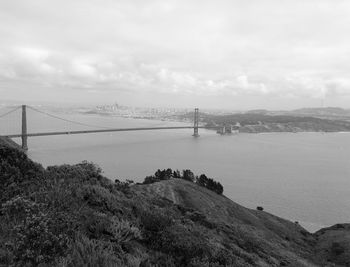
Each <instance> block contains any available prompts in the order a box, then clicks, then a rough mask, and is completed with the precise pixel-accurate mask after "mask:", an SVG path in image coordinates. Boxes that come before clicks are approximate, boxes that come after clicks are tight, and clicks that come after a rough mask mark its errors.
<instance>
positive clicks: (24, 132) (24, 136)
mask: <svg viewBox="0 0 350 267" xmlns="http://www.w3.org/2000/svg"><path fill="white" fill-rule="evenodd" d="M21 138H22V149H23V150H28V143H27V140H28V136H27V106H26V105H22V136H21Z"/></svg>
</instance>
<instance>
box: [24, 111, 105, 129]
mask: <svg viewBox="0 0 350 267" xmlns="http://www.w3.org/2000/svg"><path fill="white" fill-rule="evenodd" d="M28 108H30V109H31V110H34V111H36V112H39V113H41V114H45V115H46V116H49V117H51V118H54V119H58V120H61V121H65V122H70V123H73V124H77V125H81V126H87V127H91V128H100V129H111V127H103V126H98V125H93V124H87V123H82V122H78V121H73V120H68V119H64V118H61V117H58V116H55V115H52V114H50V113H47V112H45V111H41V110H39V109H36V108H33V107H31V106H28Z"/></svg>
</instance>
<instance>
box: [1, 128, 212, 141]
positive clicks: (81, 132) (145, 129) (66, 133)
mask: <svg viewBox="0 0 350 267" xmlns="http://www.w3.org/2000/svg"><path fill="white" fill-rule="evenodd" d="M198 128H200V129H217V128H219V127H205V126H199V127H198ZM174 129H193V126H170V127H145V128H143V127H141V128H116V129H112V128H111V129H101V130H80V131H62V132H42V133H28V134H26V136H27V137H34V136H49V135H69V134H88V133H106V132H126V131H148V130H174ZM21 136H22V135H21V134H13V135H6V137H9V138H16V137H21Z"/></svg>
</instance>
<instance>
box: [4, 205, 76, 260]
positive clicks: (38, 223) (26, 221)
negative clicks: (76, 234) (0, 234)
mask: <svg viewBox="0 0 350 267" xmlns="http://www.w3.org/2000/svg"><path fill="white" fill-rule="evenodd" d="M21 211H23V212H24V214H22V215H19V214H17V213H18V212H21ZM3 212H4V214H6V215H7V216H8V218H11V217H17V218H18V219H17V220H14V221H15V222H17V223H18V224H16V225H15V226H14V227H13V236H14V238H13V242H9V243H8V244H7V246H8V248H9V250H10V251H11V253H12V254H13V258H14V260H15V261H16V262H17V263H18V264H20V265H28V264H29V265H34V266H37V265H39V264H42V263H50V262H52V261H53V260H54V259H55V258H56V257H57V256H62V255H64V253H65V251H66V249H67V244H68V241H69V238H68V237H67V236H66V235H65V234H64V233H60V232H55V231H54V230H55V227H54V226H55V222H54V220H53V219H52V218H51V217H50V216H49V215H48V214H47V213H44V212H42V211H41V210H40V208H39V205H37V204H36V203H35V202H32V201H29V200H26V199H23V198H16V199H14V200H12V201H8V202H6V203H5V204H4V205H3ZM22 216H23V218H22V220H21V217H22Z"/></svg>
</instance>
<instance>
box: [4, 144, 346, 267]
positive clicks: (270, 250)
mask: <svg viewBox="0 0 350 267" xmlns="http://www.w3.org/2000/svg"><path fill="white" fill-rule="evenodd" d="M191 173H192V172H189V171H184V172H182V174H181V175H180V177H176V178H171V177H170V176H172V177H174V172H172V174H171V175H170V176H169V177H168V178H167V179H164V177H165V174H170V171H167V170H164V171H158V172H156V174H155V175H154V176H152V177H153V178H152V179H154V177H156V178H157V179H158V178H159V180H158V181H157V183H152V184H146V185H132V186H131V185H130V184H131V183H130V182H121V181H118V180H116V181H115V182H111V181H110V180H109V179H107V178H105V177H104V176H102V175H101V170H100V169H99V168H98V167H97V166H96V165H94V164H92V163H89V162H82V163H80V164H76V165H62V166H52V167H48V168H46V169H45V168H43V167H42V166H41V165H39V164H37V163H34V162H32V161H31V160H29V159H28V158H27V156H26V155H25V154H24V153H23V152H21V151H20V150H18V149H15V148H13V147H9V146H8V145H7V144H4V143H3V142H1V138H0V207H1V209H0V240H1V242H0V266H59V267H63V266H198V267H199V266H267V265H270V266H287V265H290V266H309V265H308V264H309V263H310V262H311V261H313V260H314V259H313V254H312V246H313V245H314V244H315V239H314V237H313V236H312V235H311V234H309V233H308V232H307V231H305V230H304V229H302V228H301V227H300V226H299V225H295V224H293V223H291V222H288V221H285V220H283V219H280V218H278V217H275V216H273V215H269V214H267V213H265V212H259V211H252V210H248V209H245V208H243V207H241V206H239V205H237V204H235V203H233V202H232V201H230V200H229V199H227V198H225V197H224V196H222V195H221V193H222V191H221V193H220V192H216V190H214V192H213V191H210V190H207V189H206V188H207V187H208V186H207V185H208V181H211V180H209V178H207V177H205V176H200V177H198V178H197V179H194V178H195V177H194V175H193V173H192V174H191ZM177 174H178V172H176V171H175V176H177ZM188 176H190V177H192V178H193V179H190V180H192V181H185V180H187V178H188ZM201 177H202V178H201ZM177 178H181V179H177ZM184 178H185V179H184ZM149 179H151V178H149ZM145 181H148V180H147V178H146V179H145ZM146 183H147V182H146ZM201 183H203V184H201ZM198 185H201V187H199V186H198ZM160 186H165V187H167V188H171V190H172V191H171V192H172V194H175V193H176V194H178V195H176V196H175V197H176V198H178V199H180V198H181V199H182V200H181V201H180V202H181V203H180V202H179V203H175V202H173V201H170V200H168V199H167V198H166V197H162V196H161V195H162V193H165V191H162V192H161V191H159V188H160ZM147 190H148V191H147ZM152 190H158V191H159V193H160V195H157V194H155V191H152ZM185 201H186V202H187V204H186V205H185ZM215 203H216V204H215ZM191 205H192V206H191ZM196 205H197V206H196ZM200 205H201V206H200ZM213 205H214V206H213ZM215 205H216V206H215ZM212 206H213V207H212ZM342 230H344V229H342ZM344 231H345V230H344ZM322 236H323V233H319V237H318V238H322ZM338 243H339V242H338ZM332 244H333V243H332ZM333 246H334V253H338V255H341V256H343V257H344V258H346V257H345V256H344V255H346V254H344V253H346V251H343V247H342V243H339V244H337V245H336V246H335V245H333ZM334 255H336V254H334ZM316 260H317V259H316ZM320 260H323V259H320ZM295 263H300V265H295ZM293 264H294V265H293Z"/></svg>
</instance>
